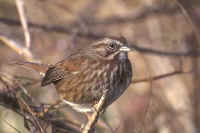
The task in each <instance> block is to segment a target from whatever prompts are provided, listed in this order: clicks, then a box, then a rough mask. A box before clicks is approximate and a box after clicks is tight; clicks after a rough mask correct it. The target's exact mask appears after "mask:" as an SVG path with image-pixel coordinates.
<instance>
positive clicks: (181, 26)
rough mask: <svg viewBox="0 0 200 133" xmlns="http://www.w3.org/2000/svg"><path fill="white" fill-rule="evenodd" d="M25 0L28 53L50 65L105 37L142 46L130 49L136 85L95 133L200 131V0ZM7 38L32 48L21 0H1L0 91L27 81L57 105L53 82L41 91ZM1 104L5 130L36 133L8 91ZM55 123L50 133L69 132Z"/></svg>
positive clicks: (41, 99)
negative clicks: (21, 13)
mask: <svg viewBox="0 0 200 133" xmlns="http://www.w3.org/2000/svg"><path fill="white" fill-rule="evenodd" d="M23 2H24V13H25V16H26V19H27V23H28V29H29V32H30V36H31V41H30V42H31V43H30V44H31V45H30V48H29V50H30V51H31V53H32V55H33V56H34V57H35V58H36V59H37V60H40V61H41V62H42V63H44V64H54V63H56V62H57V61H59V60H61V59H63V58H64V57H66V56H68V55H69V54H70V53H71V51H73V50H74V49H76V48H79V47H84V46H86V45H89V44H90V43H92V42H94V41H95V40H98V39H101V38H102V37H105V36H124V37H125V38H127V40H128V42H129V44H130V45H133V46H134V47H135V48H136V50H135V51H133V52H131V53H130V54H129V59H130V60H131V63H132V66H133V69H134V71H133V83H132V84H131V85H130V87H129V88H128V89H127V91H126V92H125V93H124V94H123V95H122V96H121V97H120V98H119V99H118V100H117V101H116V102H115V103H113V104H112V105H111V106H110V107H109V108H108V109H107V110H106V112H105V113H104V114H103V115H102V116H101V118H100V119H101V120H100V122H98V124H97V126H98V129H97V130H96V132H98V133H110V132H114V133H180V132H181V133H199V132H200V102H199V101H200V81H199V77H200V71H199V65H200V64H199V56H200V52H199V47H200V36H199V30H200V1H199V0H190V1H188V0H84V1H83V0H23ZM5 38H6V39H7V40H9V41H10V42H15V43H16V44H18V45H19V47H22V48H23V47H25V43H24V42H25V39H24V31H23V28H22V26H21V21H20V17H19V13H18V10H17V7H16V1H15V0H0V40H1V41H0V92H1V93H2V94H6V95H10V92H13V90H14V91H15V89H16V88H18V85H19V84H20V85H23V86H24V88H25V89H26V90H27V91H28V92H29V93H30V95H31V97H33V99H34V100H35V101H37V103H53V102H54V101H55V98H56V97H57V96H56V92H55V89H54V87H53V86H48V87H44V88H40V86H39V85H38V83H39V81H40V79H41V76H40V75H39V73H38V72H36V71H34V70H32V69H30V68H25V67H21V66H16V65H13V64H12V62H15V61H19V60H20V61H25V59H24V56H23V54H21V55H20V52H16V50H15V49H13V48H12V47H11V46H9V45H8V43H6V41H5ZM0 96H1V95H0ZM10 97H13V96H12V94H11V96H10ZM2 101H3V102H2ZM1 102H2V103H4V105H2V106H0V133H19V132H20V133H29V132H34V131H30V130H28V128H27V127H26V126H25V120H24V118H23V116H21V115H19V114H18V113H17V112H16V111H15V110H13V109H10V108H9V107H7V106H5V105H10V104H13V101H10V100H8V101H6V100H5V99H4V98H2V96H1V98H0V103H1ZM10 102H11V103H10ZM15 102H16V101H15ZM15 104H16V103H15ZM62 117H65V118H67V119H70V120H71V121H73V123H79V125H80V124H82V123H83V122H84V121H85V118H84V116H82V115H81V114H77V113H75V112H73V111H71V110H67V111H66V109H65V113H64V115H63V114H62ZM65 124H66V123H65ZM52 127H53V125H48V130H47V133H51V132H62V131H58V130H56V131H55V130H53V129H54V128H52ZM35 132H36V131H35ZM38 132H39V131H38ZM64 132H67V131H64ZM68 132H72V131H68Z"/></svg>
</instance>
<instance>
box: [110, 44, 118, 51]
mask: <svg viewBox="0 0 200 133" xmlns="http://www.w3.org/2000/svg"><path fill="white" fill-rule="evenodd" d="M108 48H109V50H111V51H115V50H116V49H117V45H116V44H114V43H110V44H109V46H108Z"/></svg>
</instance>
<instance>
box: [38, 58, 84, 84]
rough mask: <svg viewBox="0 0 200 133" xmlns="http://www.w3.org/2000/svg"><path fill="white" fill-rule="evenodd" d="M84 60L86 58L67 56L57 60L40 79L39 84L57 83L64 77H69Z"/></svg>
mask: <svg viewBox="0 0 200 133" xmlns="http://www.w3.org/2000/svg"><path fill="white" fill-rule="evenodd" d="M85 61H86V58H83V57H77V58H68V59H65V60H62V61H60V62H58V63H57V64H56V65H54V66H51V67H50V68H49V69H48V70H47V72H46V74H45V77H44V78H43V80H42V83H41V85H42V86H46V85H48V84H51V83H57V82H58V81H60V80H61V79H63V78H65V77H71V76H73V75H74V74H76V73H78V72H79V71H80V68H81V65H82V63H84V62H85Z"/></svg>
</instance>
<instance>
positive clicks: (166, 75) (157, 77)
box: [132, 70, 191, 83]
mask: <svg viewBox="0 0 200 133" xmlns="http://www.w3.org/2000/svg"><path fill="white" fill-rule="evenodd" d="M190 72H191V71H188V72H183V71H181V70H176V71H173V72H169V73H165V74H161V75H158V76H154V77H148V78H143V79H136V80H133V81H132V83H140V82H146V81H149V80H159V79H162V78H167V77H169V76H173V75H176V74H183V73H190Z"/></svg>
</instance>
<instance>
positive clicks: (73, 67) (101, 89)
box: [22, 37, 133, 113]
mask: <svg viewBox="0 0 200 133" xmlns="http://www.w3.org/2000/svg"><path fill="white" fill-rule="evenodd" d="M130 51H133V48H131V47H130V46H129V45H128V43H127V41H126V38H125V37H104V38H102V39H100V40H97V41H95V42H93V43H91V44H90V45H87V46H86V47H82V48H80V49H78V50H76V51H75V52H72V54H71V55H69V56H67V57H66V58H64V59H63V60H61V61H59V62H57V63H55V64H54V65H40V64H35V63H27V62H26V63H22V64H26V66H28V67H31V68H33V69H35V70H36V71H41V72H42V73H43V74H44V76H43V78H42V80H41V86H42V87H44V86H47V85H50V84H54V86H55V89H56V92H57V93H58V96H59V98H60V100H59V102H62V103H65V104H67V105H69V106H70V107H71V108H72V109H74V110H75V111H77V112H83V113H87V112H93V111H94V108H93V107H94V105H96V104H97V103H98V101H99V100H100V98H101V97H102V95H103V94H104V93H105V92H107V95H106V97H105V102H104V105H103V110H104V109H106V108H107V107H108V106H109V105H111V104H112V103H113V102H114V101H116V100H117V99H118V98H119V97H120V96H121V95H122V94H123V93H124V92H125V90H126V89H127V88H128V87H129V85H130V84H131V81H132V76H133V75H132V64H131V62H130V60H129V58H128V52H130ZM40 66H41V67H40ZM59 102H58V103H59Z"/></svg>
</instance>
